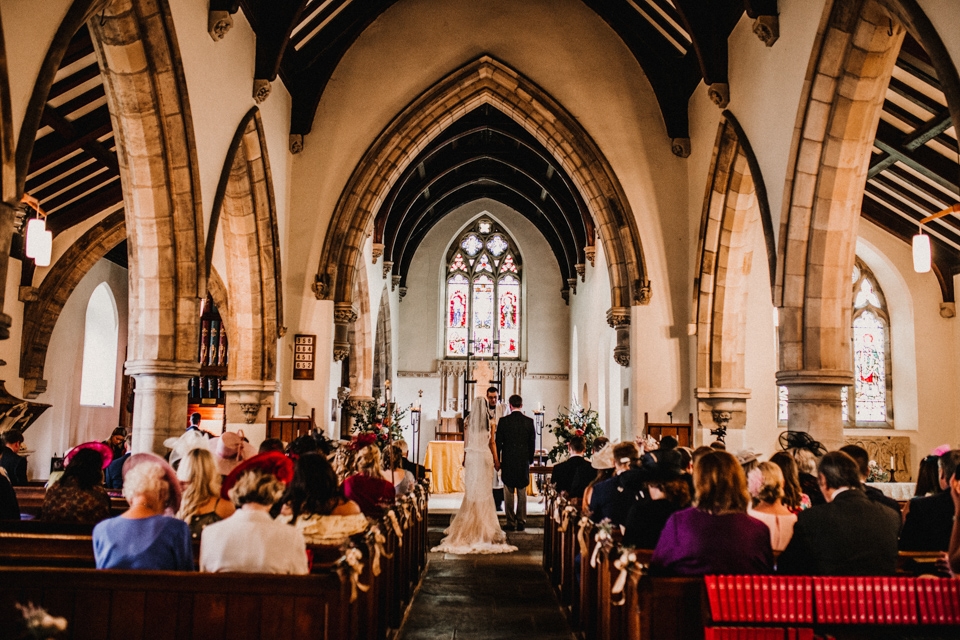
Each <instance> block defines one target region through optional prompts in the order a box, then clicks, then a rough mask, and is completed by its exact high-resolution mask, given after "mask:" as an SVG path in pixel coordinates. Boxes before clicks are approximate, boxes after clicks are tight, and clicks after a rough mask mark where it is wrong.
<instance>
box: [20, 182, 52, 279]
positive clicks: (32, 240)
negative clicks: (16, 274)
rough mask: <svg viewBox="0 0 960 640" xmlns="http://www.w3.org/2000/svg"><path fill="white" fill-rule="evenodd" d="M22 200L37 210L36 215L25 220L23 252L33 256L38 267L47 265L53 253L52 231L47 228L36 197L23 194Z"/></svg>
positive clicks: (30, 256) (44, 215) (29, 256)
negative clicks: (27, 220)
mask: <svg viewBox="0 0 960 640" xmlns="http://www.w3.org/2000/svg"><path fill="white" fill-rule="evenodd" d="M22 201H23V202H25V203H26V204H27V205H28V206H30V207H31V208H33V209H35V210H36V212H37V217H36V218H33V219H32V220H30V221H29V222H27V228H26V231H25V232H24V245H25V246H24V251H23V252H24V254H26V256H27V257H28V258H33V261H34V262H35V263H36V265H37V266H38V267H48V266H50V258H51V254H52V253H53V233H52V232H51V231H50V230H49V229H47V220H46V218H47V216H46V214H45V213H44V212H43V209H41V208H40V203H39V202H37V199H36V198H33V197H31V196H29V195H27V194H24V196H23V199H22Z"/></svg>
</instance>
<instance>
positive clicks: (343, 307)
mask: <svg viewBox="0 0 960 640" xmlns="http://www.w3.org/2000/svg"><path fill="white" fill-rule="evenodd" d="M358 317H359V315H358V313H357V308H356V307H355V306H354V305H353V304H352V303H350V302H337V303H336V304H334V305H333V321H334V322H335V323H336V324H351V323H354V322H356V321H357V318H358Z"/></svg>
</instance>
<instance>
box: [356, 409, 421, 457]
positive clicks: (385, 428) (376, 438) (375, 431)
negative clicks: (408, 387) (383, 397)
mask: <svg viewBox="0 0 960 640" xmlns="http://www.w3.org/2000/svg"><path fill="white" fill-rule="evenodd" d="M411 406H413V405H411ZM409 408H410V407H407V408H406V409H394V410H393V415H391V416H390V419H389V420H388V419H387V405H386V403H384V402H382V401H377V400H366V401H361V402H357V403H355V404H354V406H353V410H352V411H351V412H350V416H351V417H352V418H353V428H352V429H351V431H352V432H353V439H354V443H355V444H354V448H355V449H359V448H362V447H363V446H366V445H368V444H376V445H377V447H379V448H380V449H381V450H382V449H383V448H384V447H385V446H387V445H388V444H392V443H394V442H396V441H397V440H403V432H402V431H401V429H400V421H401V420H403V418H404V416H406V415H407V409H409ZM360 442H362V443H363V444H360V445H359V446H357V443H360Z"/></svg>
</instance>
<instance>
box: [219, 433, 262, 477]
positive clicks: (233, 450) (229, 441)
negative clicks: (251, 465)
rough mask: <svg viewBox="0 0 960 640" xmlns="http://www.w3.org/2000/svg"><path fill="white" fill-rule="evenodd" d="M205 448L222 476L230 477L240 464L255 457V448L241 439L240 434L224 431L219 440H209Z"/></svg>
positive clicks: (241, 435) (241, 434)
mask: <svg viewBox="0 0 960 640" xmlns="http://www.w3.org/2000/svg"><path fill="white" fill-rule="evenodd" d="M207 446H208V447H209V448H210V453H212V454H213V461H214V462H215V463H216V465H217V471H218V472H219V473H220V475H222V476H228V475H230V472H231V471H233V470H234V469H235V468H236V467H237V465H239V464H240V463H241V462H243V461H244V460H248V459H249V458H252V457H254V456H255V455H257V450H256V448H254V446H253V445H252V444H250V443H249V442H246V441H245V440H244V439H243V433H242V432H241V433H234V432H233V431H225V432H224V433H223V435H222V436H220V437H219V438H211V439H210V440H209V441H208V442H207Z"/></svg>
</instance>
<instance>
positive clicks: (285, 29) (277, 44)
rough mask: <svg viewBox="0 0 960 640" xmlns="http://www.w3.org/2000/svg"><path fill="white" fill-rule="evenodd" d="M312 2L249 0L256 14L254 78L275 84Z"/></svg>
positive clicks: (301, 0) (248, 5)
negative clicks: (308, 3)
mask: <svg viewBox="0 0 960 640" xmlns="http://www.w3.org/2000/svg"><path fill="white" fill-rule="evenodd" d="M307 2H308V0H246V6H247V7H249V9H250V10H251V12H252V13H253V14H254V20H252V22H253V21H255V23H256V33H257V45H256V48H257V53H256V63H255V65H254V75H253V77H254V78H255V79H258V80H268V81H270V82H273V81H274V80H276V79H277V73H279V71H280V63H281V61H282V60H283V57H284V54H285V53H286V51H287V46H288V45H289V44H290V34H291V33H292V32H293V30H294V28H295V27H296V26H297V24H298V23H299V22H300V18H301V16H302V14H303V11H304V8H305V7H306V6H307Z"/></svg>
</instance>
